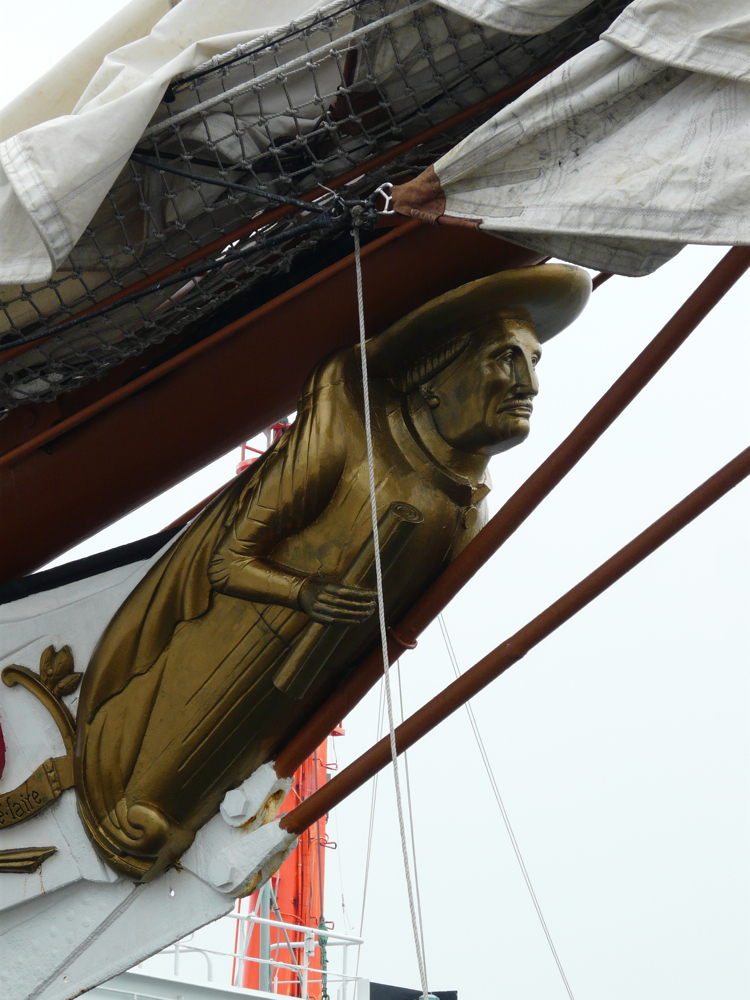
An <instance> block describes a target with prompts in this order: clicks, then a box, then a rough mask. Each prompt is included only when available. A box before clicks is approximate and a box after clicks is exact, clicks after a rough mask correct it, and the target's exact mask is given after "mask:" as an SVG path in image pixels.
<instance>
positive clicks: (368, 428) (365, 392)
mask: <svg viewBox="0 0 750 1000" xmlns="http://www.w3.org/2000/svg"><path fill="white" fill-rule="evenodd" d="M354 263H355V269H356V272H357V305H358V307H359V349H360V355H361V358H362V396H363V399H364V413H365V436H366V438H367V471H368V473H369V477H370V513H371V515H372V535H373V543H374V544H373V548H374V549H375V580H376V585H377V591H378V617H379V619H380V643H381V646H382V651H383V677H384V682H385V683H384V686H385V702H386V707H387V709H388V728H389V732H390V743H391V760H392V762H393V783H394V785H395V788H396V808H397V810H398V826H399V832H400V834H401V854H402V856H403V859H404V874H405V876H406V890H407V893H408V895H409V911H410V913H411V926H412V932H413V934H414V947H415V949H416V952H417V963H418V965H419V979H420V983H421V985H422V997H423V1000H428V991H427V970H426V969H425V962H424V954H423V953H422V944H421V941H420V937H419V924H418V921H417V913H416V909H415V906H414V890H413V888H412V881H411V865H410V864H409V848H408V846H407V843H406V829H405V827H404V809H403V803H402V800H401V782H400V781H399V774H398V750H397V748H396V733H395V727H394V724H393V699H392V697H391V679H390V670H389V667H390V664H389V662H388V634H387V632H386V625H385V607H384V604H383V574H382V571H381V568H380V537H379V533H378V511H377V505H376V502H375V463H374V459H373V452H372V424H371V421H370V387H369V382H368V376H367V345H366V344H365V308H364V296H363V292H362V262H361V260H360V241H359V228H358V227H357V226H355V227H354Z"/></svg>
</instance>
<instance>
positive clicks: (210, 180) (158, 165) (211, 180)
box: [130, 153, 328, 215]
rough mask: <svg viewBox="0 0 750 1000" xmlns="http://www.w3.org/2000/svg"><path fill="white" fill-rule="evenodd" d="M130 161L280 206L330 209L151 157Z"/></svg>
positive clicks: (319, 210)
mask: <svg viewBox="0 0 750 1000" xmlns="http://www.w3.org/2000/svg"><path fill="white" fill-rule="evenodd" d="M130 159H131V161H132V162H134V163H142V164H143V166H144V167H153V169H154V170H161V171H162V172H163V173H165V174H175V175H176V176H177V177H187V179H188V180H191V181H197V182H198V183H199V184H213V185H214V186H215V187H221V188H226V189H227V190H228V191H241V192H242V193H243V194H253V195H255V196H256V198H265V199H266V200H267V201H275V202H276V203H277V204H279V205H293V206H294V207H295V208H302V209H304V210H305V211H306V212H317V213H318V214H319V215H323V214H324V213H325V212H327V211H328V209H326V208H324V207H323V206H322V205H316V204H315V203H314V202H310V201H302V200H301V199H299V198H290V197H288V196H287V195H284V194H276V192H275V191H266V190H265V188H256V187H250V186H249V185H248V184H235V182H234V181H224V180H221V179H220V178H219V177H204V176H202V175H201V174H194V173H192V172H191V171H190V170H183V169H182V168H181V167H171V166H168V165H167V164H166V163H162V161H161V160H155V159H153V158H152V157H150V156H142V155H141V154H140V153H131V156H130Z"/></svg>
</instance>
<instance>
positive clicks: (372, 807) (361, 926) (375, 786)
mask: <svg viewBox="0 0 750 1000" xmlns="http://www.w3.org/2000/svg"><path fill="white" fill-rule="evenodd" d="M384 710H385V704H384V699H383V683H382V681H381V684H380V702H379V704H378V724H377V727H376V729H375V742H376V743H377V742H378V741H379V740H380V735H381V731H382V725H383V712H384ZM379 777H380V773H379V772H378V774H376V775H375V777H374V778H373V782H372V795H371V797H370V822H369V825H368V830H367V856H366V860H365V878H364V884H363V886H362V912H361V914H360V918H359V936H360V937H362V931H363V929H364V926H365V905H366V903H367V886H368V883H369V880H370V861H371V859H372V834H373V830H374V828H375V803H376V801H377V797H378V778H379ZM334 815H335V814H334ZM361 954H362V945H357V965H356V968H355V970H354V974H355V976H357V975H359V960H360V956H361Z"/></svg>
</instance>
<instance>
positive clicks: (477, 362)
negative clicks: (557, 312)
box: [422, 319, 542, 456]
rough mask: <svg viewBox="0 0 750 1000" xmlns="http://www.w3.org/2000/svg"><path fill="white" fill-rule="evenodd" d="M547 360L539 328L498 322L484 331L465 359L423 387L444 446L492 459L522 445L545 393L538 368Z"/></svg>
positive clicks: (512, 321) (517, 321)
mask: <svg viewBox="0 0 750 1000" xmlns="http://www.w3.org/2000/svg"><path fill="white" fill-rule="evenodd" d="M541 354H542V351H541V347H540V346H539V341H538V340H537V337H536V334H535V333H534V328H533V327H532V325H531V324H530V323H528V322H526V321H524V320H520V319H501V320H495V321H494V322H492V323H488V324H487V325H486V326H484V327H482V328H481V329H480V330H478V331H477V332H476V333H475V334H474V335H473V336H472V339H471V342H470V343H469V345H468V346H467V347H466V349H465V350H464V351H463V352H462V353H461V355H460V356H459V357H458V358H456V360H455V361H454V362H453V363H452V364H450V365H448V367H447V368H446V369H444V371H442V372H440V374H439V375H437V376H436V377H435V378H434V379H432V381H431V382H430V383H429V385H426V386H423V393H422V394H423V396H424V398H425V399H426V400H427V403H428V405H429V407H430V409H431V410H432V416H433V419H434V421H435V427H436V429H437V431H438V433H439V434H440V436H441V437H442V438H443V440H444V441H446V442H447V443H448V444H449V445H451V446H452V447H453V448H457V449H458V450H460V451H464V452H471V453H474V454H480V455H487V456H489V455H496V454H498V453H499V452H501V451H505V450H506V449H508V448H512V447H513V446H514V445H516V444H520V442H521V441H523V440H524V439H525V438H526V437H527V435H528V433H529V419H530V417H531V410H532V406H533V399H534V396H536V394H537V393H538V391H539V383H538V381H537V377H536V371H535V368H536V364H537V362H538V360H539V358H540V357H541Z"/></svg>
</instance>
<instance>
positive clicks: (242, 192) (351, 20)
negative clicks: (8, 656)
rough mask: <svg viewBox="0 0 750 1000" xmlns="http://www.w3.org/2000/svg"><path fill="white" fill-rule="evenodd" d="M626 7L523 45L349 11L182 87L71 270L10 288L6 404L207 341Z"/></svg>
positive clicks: (582, 15) (298, 28) (3, 367)
mask: <svg viewBox="0 0 750 1000" xmlns="http://www.w3.org/2000/svg"><path fill="white" fill-rule="evenodd" d="M624 7H625V2H624V0H595V2H593V3H591V4H589V5H588V6H587V7H586V8H585V9H583V10H582V11H580V12H579V13H578V14H576V15H575V16H573V17H570V18H568V19H567V20H565V21H563V23H562V24H560V25H558V26H557V27H555V28H553V29H552V30H550V31H548V32H546V33H543V34H538V35H534V36H531V37H518V36H512V35H509V34H507V33H505V32H501V31H498V30H495V29H492V28H489V27H486V26H483V25H481V24H477V23H475V22H474V21H472V20H469V19H468V18H464V17H462V16H460V15H458V14H456V13H452V12H450V11H446V10H445V9H443V8H441V7H438V6H436V5H434V4H431V3H425V2H423V0H422V2H417V3H407V2H405V0H360V2H354V3H353V2H350V0H347V2H341V3H338V4H335V5H333V6H331V5H329V6H327V7H325V8H324V9H323V10H320V11H317V12H316V13H314V14H311V15H309V16H308V17H306V18H305V19H304V20H300V21H299V22H297V23H293V24H290V25H287V26H286V27H285V28H284V29H282V30H278V31H275V32H273V33H270V34H268V35H266V36H265V37H264V38H262V39H259V40H256V41H254V42H252V43H251V44H250V45H246V46H241V47H240V48H239V49H235V50H234V51H231V52H227V53H226V54H224V55H222V56H220V57H215V58H214V59H212V60H211V61H210V62H208V63H206V64H205V65H203V66H200V67H198V68H197V69H196V70H194V71H193V72H191V73H190V74H188V75H185V76H182V77H179V78H177V79H175V80H173V81H172V83H171V84H170V86H169V87H168V89H167V91H166V93H165V95H164V98H163V100H162V102H161V104H160V106H159V109H158V111H157V113H156V114H155V115H154V118H153V120H152V122H151V123H150V125H149V127H148V128H147V129H146V131H145V133H144V134H143V136H142V138H141V140H140V142H139V143H138V145H137V147H136V150H135V152H134V155H133V156H132V157H131V158H130V159H129V160H128V161H127V163H126V164H125V166H124V168H123V169H122V171H121V173H120V175H119V177H118V178H117V180H116V182H115V183H114V185H113V186H112V188H111V189H110V191H109V193H108V194H107V195H106V197H105V198H104V200H103V202H102V203H101V205H100V207H99V209H98V211H97V212H96V214H95V216H94V217H93V219H92V220H91V222H90V224H89V226H88V227H87V229H86V230H85V232H84V234H83V236H82V237H81V238H80V240H79V241H78V242H77V244H76V246H75V247H74V249H73V250H72V252H71V253H70V254H69V256H68V258H67V259H66V260H65V261H64V262H63V263H62V264H61V265H60V266H59V267H58V268H57V270H56V271H55V273H54V274H53V276H52V277H51V278H50V279H49V280H48V281H46V282H44V283H36V284H22V285H6V286H3V287H2V288H0V407H3V408H6V409H8V408H12V407H14V406H18V405H19V404H22V403H27V402H39V401H44V400H51V399H54V398H55V397H56V396H58V395H59V394H60V393H62V392H65V391H68V390H70V389H73V388H76V387H78V386H81V385H83V384H85V383H86V382H89V381H90V380H92V379H96V378H99V377H101V376H102V375H103V374H104V373H105V372H107V371H108V370H109V369H110V368H112V367H113V366H115V365H118V364H119V363H121V362H122V361H123V360H124V359H126V358H128V357H132V356H133V355H137V354H139V353H140V352H142V351H144V350H145V349H146V348H147V347H149V346H151V345H154V344H157V343H160V342H161V341H164V340H165V339H166V338H172V339H171V340H170V343H169V345H165V349H166V348H167V347H170V348H175V347H176V345H179V344H182V343H184V342H185V339H186V338H188V337H192V338H193V339H199V338H200V337H201V336H204V335H205V333H206V331H207V330H208V329H210V323H209V321H210V318H211V317H213V316H214V315H215V314H217V311H218V310H220V309H221V308H222V307H223V306H224V305H225V304H228V303H229V302H230V301H231V300H235V299H238V298H240V299H242V298H244V297H247V295H248V293H250V292H252V293H253V296H254V299H253V301H254V302H257V301H259V296H260V298H262V296H263V294H264V288H269V289H270V288H272V287H277V285H273V283H272V282H271V280H270V279H272V278H274V277H278V276H281V275H284V274H286V273H288V272H290V271H292V275H291V276H289V277H290V280H292V279H293V276H294V269H295V268H296V267H297V266H298V264H299V262H300V261H301V260H302V259H304V258H305V257H309V255H310V254H311V253H312V251H314V250H315V249H316V248H319V247H320V246H321V244H325V243H331V241H333V240H334V239H335V238H337V237H340V236H341V233H342V230H341V227H340V226H337V225H336V206H337V199H339V198H341V197H342V196H343V197H344V198H346V199H348V200H353V199H365V198H367V197H368V196H370V195H371V194H372V192H374V191H375V190H376V189H377V188H378V187H379V186H380V185H381V184H383V183H384V182H386V181H388V182H393V183H402V182H404V181H406V180H408V179H409V178H411V177H414V176H416V175H417V174H419V173H420V171H421V170H423V169H424V168H425V167H427V166H429V165H430V164H431V163H433V162H434V161H435V160H436V159H437V158H438V157H439V156H441V155H443V154H444V153H446V152H447V151H448V150H450V149H451V148H452V147H453V146H454V145H455V144H456V143H457V142H459V141H460V140H461V139H463V138H464V137H465V136H466V135H468V134H469V133H470V132H472V131H473V130H474V129H476V128H477V127H478V126H479V125H480V124H481V123H482V122H483V121H485V120H486V119H487V118H488V117H489V116H490V115H491V114H493V113H494V112H496V111H497V109H498V107H500V106H502V105H501V103H497V102H494V103H493V99H495V98H497V99H498V100H500V101H501V102H502V95H503V94H505V93H506V92H508V100H510V99H512V97H513V96H515V95H514V93H513V92H512V88H513V87H514V85H518V84H519V83H521V82H522V81H526V80H528V79H529V78H532V79H533V78H534V75H535V74H539V73H540V72H542V71H545V70H547V69H549V68H551V67H553V66H555V65H557V64H558V63H559V62H561V61H563V60H565V59H568V58H569V57H571V56H572V55H574V54H575V53H577V52H579V51H581V50H582V49H584V48H586V47H587V46H589V45H591V44H592V43H593V42H594V41H595V40H596V39H597V38H598V37H599V35H600V34H601V33H602V32H603V31H604V30H605V29H606V28H607V27H608V25H609V24H610V23H611V22H612V21H613V20H614V18H615V17H616V16H617V15H618V14H619V13H620V11H621V10H622V9H623V8H624ZM498 95H500V96H499V97H498ZM252 189H263V190H264V191H266V192H269V193H270V194H271V195H277V196H282V197H283V198H285V199H289V198H292V199H298V200H302V201H304V202H305V204H302V205H294V204H290V203H286V202H282V203H277V204H274V203H273V202H271V201H269V200H268V199H267V198H265V197H261V196H260V195H259V194H258V193H256V191H254V190H252Z"/></svg>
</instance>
